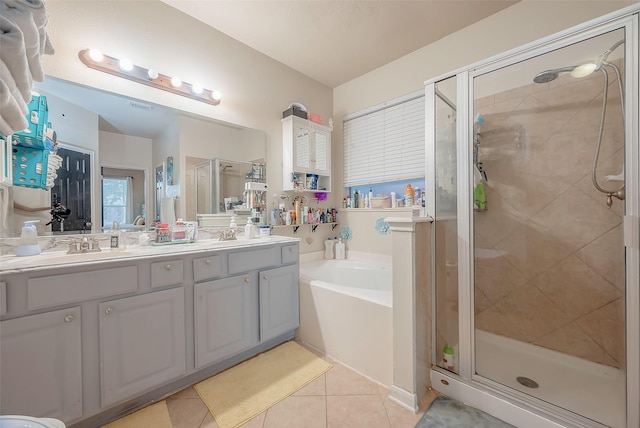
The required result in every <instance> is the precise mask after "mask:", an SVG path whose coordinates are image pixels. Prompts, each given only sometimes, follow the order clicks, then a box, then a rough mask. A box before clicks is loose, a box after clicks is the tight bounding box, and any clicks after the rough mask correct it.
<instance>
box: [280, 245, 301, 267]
mask: <svg viewBox="0 0 640 428" xmlns="http://www.w3.org/2000/svg"><path fill="white" fill-rule="evenodd" d="M297 261H298V246H297V245H285V246H284V247H282V264H284V265H286V264H288V263H295V262H297Z"/></svg>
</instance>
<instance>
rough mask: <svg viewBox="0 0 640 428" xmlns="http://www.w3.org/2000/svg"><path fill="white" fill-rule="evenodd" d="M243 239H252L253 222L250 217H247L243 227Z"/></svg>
mask: <svg viewBox="0 0 640 428" xmlns="http://www.w3.org/2000/svg"><path fill="white" fill-rule="evenodd" d="M244 237H245V238H247V239H251V238H253V222H252V221H251V217H247V224H245V225H244Z"/></svg>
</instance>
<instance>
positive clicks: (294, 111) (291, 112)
mask: <svg viewBox="0 0 640 428" xmlns="http://www.w3.org/2000/svg"><path fill="white" fill-rule="evenodd" d="M288 116H298V117H301V118H303V119H306V118H307V112H306V111H303V110H300V109H297V108H295V107H289V108H288V109H286V110H285V111H283V112H282V118H283V119H284V118H285V117H288Z"/></svg>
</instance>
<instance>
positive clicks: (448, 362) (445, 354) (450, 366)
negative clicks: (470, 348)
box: [442, 345, 455, 371]
mask: <svg viewBox="0 0 640 428" xmlns="http://www.w3.org/2000/svg"><path fill="white" fill-rule="evenodd" d="M454 358H455V351H454V350H453V348H452V347H451V346H449V345H447V346H445V347H444V349H443V350H442V363H443V365H444V368H445V369H447V370H451V371H453V370H454V369H455V363H454V361H453V360H454Z"/></svg>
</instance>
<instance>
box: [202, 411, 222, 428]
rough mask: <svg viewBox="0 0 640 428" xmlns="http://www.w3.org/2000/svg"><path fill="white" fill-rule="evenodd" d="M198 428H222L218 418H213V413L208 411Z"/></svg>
mask: <svg viewBox="0 0 640 428" xmlns="http://www.w3.org/2000/svg"><path fill="white" fill-rule="evenodd" d="M198 428H220V427H219V426H218V424H217V423H216V420H215V419H213V416H212V415H211V413H207V416H205V417H204V420H203V421H202V423H201V424H200V426H199V427H198Z"/></svg>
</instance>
